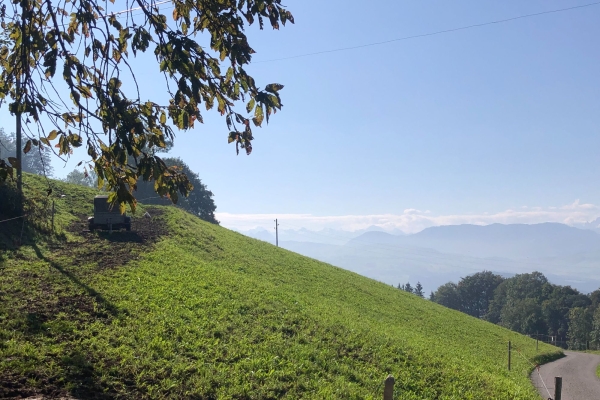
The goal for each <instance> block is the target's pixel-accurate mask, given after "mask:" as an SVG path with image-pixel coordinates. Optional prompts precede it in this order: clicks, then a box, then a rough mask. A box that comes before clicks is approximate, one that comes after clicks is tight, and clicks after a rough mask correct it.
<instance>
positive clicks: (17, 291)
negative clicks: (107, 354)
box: [0, 208, 168, 398]
mask: <svg viewBox="0 0 600 400" xmlns="http://www.w3.org/2000/svg"><path fill="white" fill-rule="evenodd" d="M147 211H148V212H147V214H145V215H140V216H139V217H137V218H134V219H133V221H132V230H131V231H130V232H127V231H125V230H122V231H114V232H112V233H109V232H105V231H95V232H90V231H89V230H88V228H87V216H85V215H81V216H79V219H78V220H77V221H75V222H74V223H72V224H71V225H70V226H69V227H68V230H69V232H71V233H72V234H74V235H75V236H77V237H78V240H77V241H75V242H57V243H54V244H52V245H49V246H48V250H49V251H42V249H39V248H38V247H37V246H36V245H33V248H34V250H35V251H36V253H37V257H38V259H41V260H44V261H46V262H47V263H48V264H49V267H50V268H42V269H24V270H20V271H14V270H12V271H11V273H12V274H13V276H12V277H9V279H8V280H7V283H8V282H11V281H12V282H13V284H12V285H11V284H8V285H6V287H3V288H2V291H0V300H7V303H6V304H4V305H2V304H0V306H2V307H0V317H1V316H2V314H3V313H9V314H12V316H11V317H10V318H9V319H8V320H11V321H15V322H16V323H15V325H14V327H13V329H15V330H17V331H20V332H22V334H23V335H24V336H25V337H26V338H27V340H28V341H30V342H32V343H36V342H37V341H38V340H43V341H48V340H50V341H52V342H55V343H57V344H60V343H77V341H78V335H79V333H78V331H80V330H85V329H86V326H88V325H89V324H91V323H94V322H102V323H104V324H109V323H110V322H111V320H112V319H113V318H115V317H117V316H118V315H123V314H127V310H122V309H119V308H118V307H116V306H115V305H114V304H112V303H111V302H110V300H109V299H106V298H105V297H104V296H103V294H102V293H99V292H98V291H96V290H95V289H94V288H93V284H92V283H91V282H93V277H94V275H97V274H101V273H103V272H105V271H108V270H110V269H117V268H121V267H123V266H125V265H127V264H128V263H130V262H131V261H134V260H136V259H137V258H139V257H140V256H141V255H142V254H144V253H145V252H148V251H149V250H150V248H151V247H152V246H153V245H154V244H155V243H156V242H158V241H159V240H160V238H161V237H162V236H164V235H166V234H167V233H168V229H167V226H166V225H167V224H166V221H165V220H164V218H163V217H164V213H165V212H164V210H163V209H160V208H147ZM31 261H34V260H31ZM23 262H27V260H23ZM57 273H58V274H60V275H59V276H62V278H61V279H59V280H57V279H56V276H57ZM65 279H66V280H67V281H65ZM65 282H66V283H65ZM65 351H66V352H68V351H70V350H68V349H65ZM65 354H66V353H65ZM89 357H90V355H89V354H87V353H85V352H82V351H79V352H78V353H77V354H75V355H74V356H69V355H68V354H66V355H62V356H61V357H59V358H58V359H55V360H54V361H55V362H56V363H57V365H58V366H59V368H61V369H63V370H64V371H67V372H64V371H62V372H57V375H55V376H53V374H51V375H50V376H47V375H46V373H47V372H45V373H42V372H41V371H40V372H38V371H35V372H33V371H31V372H29V373H22V372H21V373H20V372H19V371H9V370H7V371H4V372H1V371H0V398H23V397H27V396H34V395H44V396H46V397H45V398H59V397H60V398H65V396H68V395H69V394H75V395H78V394H84V396H83V397H84V398H110V397H111V395H110V394H106V393H104V394H102V390H103V389H104V388H102V386H101V384H100V383H99V382H98V381H97V379H98V377H97V376H96V374H95V373H94V370H93V367H92V366H93V361H94V360H91V359H89ZM73 360H75V361H73ZM61 373H62V374H63V375H64V374H66V375H68V376H70V379H71V380H72V381H73V382H78V384H79V389H78V390H75V393H73V392H72V391H71V390H67V389H66V387H65V384H68V383H69V382H64V381H61V379H58V378H59V377H60V375H61ZM69 392H71V393H69ZM78 397H80V396H78Z"/></svg>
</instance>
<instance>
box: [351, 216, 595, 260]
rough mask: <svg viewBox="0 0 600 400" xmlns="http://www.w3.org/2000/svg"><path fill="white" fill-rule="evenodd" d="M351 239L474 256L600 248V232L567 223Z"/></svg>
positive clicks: (520, 255)
mask: <svg viewBox="0 0 600 400" xmlns="http://www.w3.org/2000/svg"><path fill="white" fill-rule="evenodd" d="M349 243H384V244H386V245H390V244H392V245H400V246H415V247H425V248H430V249H434V250H437V251H439V252H442V253H452V254H462V255H468V256H472V257H482V258H488V257H494V258H496V257H499V258H511V259H537V258H541V257H560V256H567V255H574V254H580V253H586V252H590V251H595V250H598V249H600V234H598V233H596V232H594V231H591V230H583V229H577V228H573V227H570V226H567V225H563V224H556V223H544V224H535V225H525V224H513V225H502V224H492V225H486V226H480V225H450V226H437V227H433V228H427V229H425V230H423V231H421V232H419V233H415V234H413V235H407V236H395V235H390V234H386V233H384V232H367V233H365V234H363V235H361V236H359V237H357V238H355V239H353V240H352V241H350V242H349Z"/></svg>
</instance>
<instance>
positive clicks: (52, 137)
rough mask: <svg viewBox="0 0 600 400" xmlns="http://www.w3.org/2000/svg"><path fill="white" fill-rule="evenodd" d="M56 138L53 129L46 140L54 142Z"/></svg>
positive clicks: (56, 132) (55, 131)
mask: <svg viewBox="0 0 600 400" xmlns="http://www.w3.org/2000/svg"><path fill="white" fill-rule="evenodd" d="M57 136H58V131H57V130H56V129H55V130H53V131H51V132H50V133H49V134H48V138H47V139H48V140H54V139H56V137H57Z"/></svg>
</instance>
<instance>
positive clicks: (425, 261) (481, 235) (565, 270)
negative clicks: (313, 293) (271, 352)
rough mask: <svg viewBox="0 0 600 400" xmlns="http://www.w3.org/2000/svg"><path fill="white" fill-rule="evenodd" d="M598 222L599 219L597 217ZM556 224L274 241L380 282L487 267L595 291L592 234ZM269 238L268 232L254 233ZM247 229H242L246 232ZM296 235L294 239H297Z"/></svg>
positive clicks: (438, 279)
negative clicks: (537, 275) (532, 274)
mask: <svg viewBox="0 0 600 400" xmlns="http://www.w3.org/2000/svg"><path fill="white" fill-rule="evenodd" d="M597 222H598V223H600V221H597ZM593 224H594V223H590V226H586V228H587V229H578V228H574V227H570V226H567V225H563V224H557V223H544V224H534V225H525V224H511V225H502V224H493V225H487V226H478V225H450V226H438V227H432V228H427V229H425V230H423V231H421V232H419V233H416V234H412V235H395V234H390V233H387V232H383V231H382V230H381V229H379V230H375V229H370V230H367V232H344V231H334V230H329V231H320V232H312V231H308V230H303V231H292V232H280V242H279V243H280V246H282V247H284V248H286V249H288V250H291V251H294V252H297V253H300V254H303V255H306V256H308V257H312V258H315V259H318V260H321V261H325V262H328V263H330V264H333V265H336V266H339V267H342V268H345V269H348V270H351V271H354V272H357V273H359V274H361V275H365V276H368V277H371V278H374V279H377V280H380V281H382V282H386V283H390V284H394V285H397V284H398V283H406V282H408V281H410V282H411V284H413V285H414V284H415V283H416V282H417V281H420V282H421V283H422V284H423V286H424V287H425V288H426V289H427V290H435V289H436V288H437V287H438V286H439V285H441V284H444V283H446V282H448V281H455V282H456V281H457V280H458V279H460V278H461V277H463V276H466V275H469V274H472V273H475V272H478V271H482V270H484V269H486V270H491V271H494V272H496V273H499V274H501V275H507V276H508V275H512V274H517V273H525V272H532V271H540V272H542V273H544V274H545V275H546V276H547V277H548V278H549V279H550V281H551V282H553V283H557V284H561V285H571V286H573V287H575V288H577V289H579V290H581V291H583V292H591V291H593V290H595V289H598V288H600V234H599V233H598V232H596V231H595V230H593V229H592V228H593V226H594V225H593ZM260 232H261V231H257V232H255V233H256V234H257V235H256V236H255V235H252V234H249V236H253V237H257V238H259V239H261V240H266V241H271V238H272V242H274V235H273V236H272V237H271V236H267V235H268V234H269V233H268V232H267V231H266V230H265V231H264V232H265V233H266V234H267V235H264V234H263V235H262V237H260V235H261V233H260ZM246 234H248V233H246ZM298 239H300V240H298Z"/></svg>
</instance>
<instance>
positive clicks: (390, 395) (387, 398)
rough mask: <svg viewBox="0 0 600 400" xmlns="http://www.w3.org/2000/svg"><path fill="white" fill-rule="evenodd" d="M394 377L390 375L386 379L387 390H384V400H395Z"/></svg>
mask: <svg viewBox="0 0 600 400" xmlns="http://www.w3.org/2000/svg"><path fill="white" fill-rule="evenodd" d="M395 382H396V381H395V380H394V377H393V376H392V375H388V376H387V378H385V388H384V389H383V400H393V399H394V383H395Z"/></svg>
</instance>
